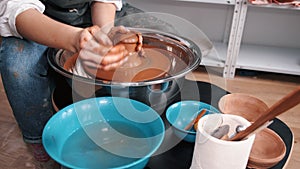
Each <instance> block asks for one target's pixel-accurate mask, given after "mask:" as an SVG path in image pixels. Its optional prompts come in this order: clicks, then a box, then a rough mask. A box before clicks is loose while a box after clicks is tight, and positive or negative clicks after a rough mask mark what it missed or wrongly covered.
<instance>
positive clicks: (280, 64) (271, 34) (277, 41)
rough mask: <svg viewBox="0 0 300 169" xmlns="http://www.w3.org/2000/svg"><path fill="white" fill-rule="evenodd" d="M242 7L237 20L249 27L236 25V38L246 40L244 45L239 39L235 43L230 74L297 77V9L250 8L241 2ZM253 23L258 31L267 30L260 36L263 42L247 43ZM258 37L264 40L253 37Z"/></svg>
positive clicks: (299, 45) (299, 69) (299, 59)
mask: <svg viewBox="0 0 300 169" xmlns="http://www.w3.org/2000/svg"><path fill="white" fill-rule="evenodd" d="M243 4H244V5H243V6H242V10H241V15H240V17H241V19H243V20H246V19H248V20H247V21H248V22H249V23H248V24H247V22H246V23H240V25H239V27H240V30H241V32H240V33H239V34H237V35H236V36H239V37H242V36H243V34H247V33H248V36H247V35H245V37H244V39H245V40H244V41H243V40H242V38H241V39H238V40H237V41H236V43H237V44H238V45H237V46H236V49H238V50H239V52H237V54H236V55H235V56H234V62H235V68H234V69H232V71H234V70H235V69H236V68H240V69H248V70H259V71H267V72H275V73H284V74H291V75H300V43H299V42H300V40H299V39H300V35H299V33H297V32H299V29H300V19H299V16H300V8H299V7H298V8H297V7H292V6H288V5H284V6H283V5H277V4H269V5H252V4H249V3H248V1H247V0H243ZM249 9H253V10H254V11H250V10H249ZM253 15H254V16H253ZM251 16H252V18H251ZM247 17H249V18H247ZM272 18H273V19H272ZM274 18H276V19H274ZM251 19H252V20H251ZM254 19H255V20H254ZM254 23H257V25H258V26H259V27H260V28H261V30H262V31H263V30H269V31H268V32H267V31H266V32H264V34H265V39H262V38H261V40H259V39H258V38H257V39H258V40H256V43H255V42H253V40H252V41H251V40H248V41H247V39H251V38H250V36H254V33H253V32H254V31H252V30H253V29H255V27H253V24H254ZM284 24H286V25H284ZM247 28H248V29H247ZM276 28H277V29H276ZM243 31H244V32H243ZM287 35H289V36H287ZM259 36H262V37H264V35H263V34H260V35H257V36H256V37H259ZM268 39H269V40H268ZM259 41H267V42H259ZM232 77H233V76H232Z"/></svg>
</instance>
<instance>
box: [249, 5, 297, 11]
mask: <svg viewBox="0 0 300 169" xmlns="http://www.w3.org/2000/svg"><path fill="white" fill-rule="evenodd" d="M248 5H249V6H251V7H260V8H276V9H288V10H300V7H296V6H292V5H278V4H274V3H273V4H266V5H255V4H251V3H248Z"/></svg>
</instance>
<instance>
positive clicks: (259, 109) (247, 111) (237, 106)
mask: <svg viewBox="0 0 300 169" xmlns="http://www.w3.org/2000/svg"><path fill="white" fill-rule="evenodd" d="M218 107H219V110H220V111H221V112H222V113H224V114H235V115H240V116H242V117H244V118H245V119H247V120H248V121H250V122H254V121H255V120H256V119H257V118H258V117H259V116H260V115H261V114H262V113H264V112H265V111H266V110H267V109H268V106H267V104H266V103H264V102H263V101H262V100H260V99H258V98H256V97H254V96H251V95H248V94H243V93H232V94H227V95H225V96H223V97H222V98H221V99H220V100H219V103H218Z"/></svg>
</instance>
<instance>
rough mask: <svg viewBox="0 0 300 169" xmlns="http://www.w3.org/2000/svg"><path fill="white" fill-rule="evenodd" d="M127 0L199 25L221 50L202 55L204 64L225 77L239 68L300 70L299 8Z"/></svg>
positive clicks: (228, 0)
mask: <svg viewBox="0 0 300 169" xmlns="http://www.w3.org/2000/svg"><path fill="white" fill-rule="evenodd" d="M127 1H128V2H132V4H134V5H135V6H137V7H139V8H141V9H143V10H145V11H151V12H165V13H171V14H174V15H177V16H179V17H183V18H186V19H188V20H189V21H191V22H192V23H193V24H195V25H196V26H198V27H199V28H200V29H201V30H203V32H205V34H207V36H208V38H209V39H210V40H212V43H213V45H214V48H215V49H216V51H217V54H216V53H214V52H212V53H209V54H208V55H207V56H205V57H203V60H202V62H201V65H204V66H213V67H221V68H223V77H225V78H234V76H235V71H236V69H248V70H259V71H267V72H276V73H286V74H292V75H300V43H299V42H300V40H299V39H300V34H299V30H300V17H299V16H300V10H299V9H300V8H295V7H291V6H281V5H277V4H269V5H252V4H249V3H248V0H151V1H147V0H127ZM285 24H290V25H285ZM263 31H265V32H263ZM286 35H289V36H286Z"/></svg>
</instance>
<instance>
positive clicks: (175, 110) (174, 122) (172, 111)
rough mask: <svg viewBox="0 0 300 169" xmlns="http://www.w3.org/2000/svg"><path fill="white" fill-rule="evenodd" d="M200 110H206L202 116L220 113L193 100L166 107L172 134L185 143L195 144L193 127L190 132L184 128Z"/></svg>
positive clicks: (210, 106)
mask: <svg viewBox="0 0 300 169" xmlns="http://www.w3.org/2000/svg"><path fill="white" fill-rule="evenodd" d="M202 109H206V110H207V111H206V113H205V114H204V115H207V114H212V113H220V112H219V110H218V109H216V108H215V107H213V106H212V105H209V104H206V103H203V102H200V101H194V100H185V101H180V102H177V103H174V104H172V105H171V106H170V107H168V109H167V111H166V118H167V120H168V122H169V123H170V125H171V126H172V129H173V132H174V134H175V135H176V136H178V137H179V138H180V139H183V140H185V141H187V142H195V139H196V131H195V129H194V127H192V128H191V129H190V130H185V129H184V128H185V127H186V126H187V125H188V124H189V123H190V122H191V121H192V120H193V119H195V118H196V117H197V114H198V113H199V112H200V111H201V110H202Z"/></svg>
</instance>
